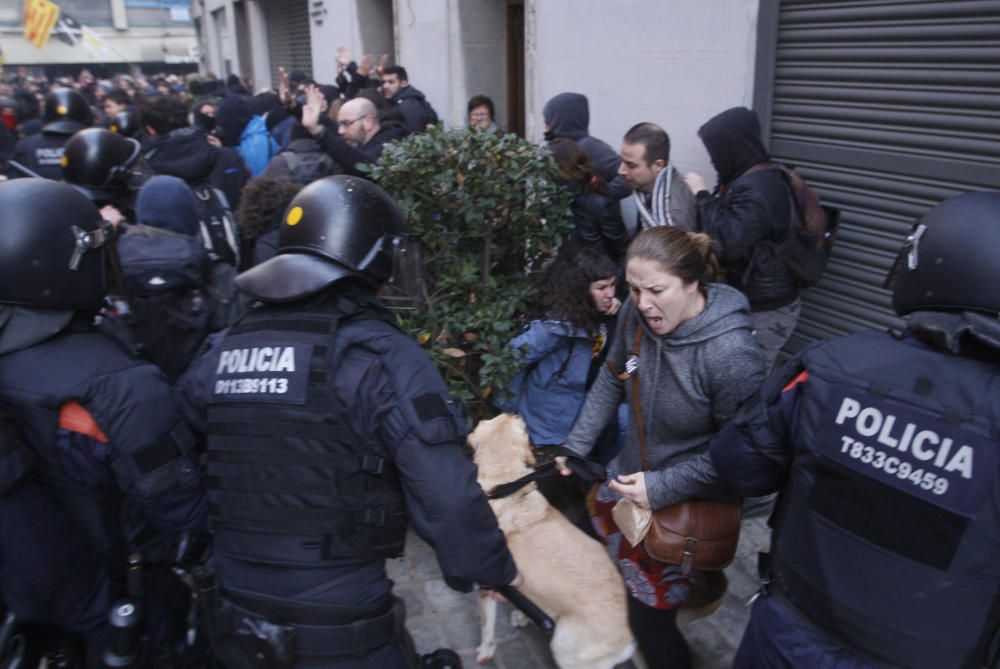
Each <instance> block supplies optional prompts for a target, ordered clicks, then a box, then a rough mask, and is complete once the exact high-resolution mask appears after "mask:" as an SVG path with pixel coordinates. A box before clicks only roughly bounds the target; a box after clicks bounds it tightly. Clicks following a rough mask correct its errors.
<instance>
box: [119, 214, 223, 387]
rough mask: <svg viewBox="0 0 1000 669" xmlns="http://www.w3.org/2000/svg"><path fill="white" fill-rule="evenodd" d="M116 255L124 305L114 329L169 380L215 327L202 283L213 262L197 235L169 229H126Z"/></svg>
mask: <svg viewBox="0 0 1000 669" xmlns="http://www.w3.org/2000/svg"><path fill="white" fill-rule="evenodd" d="M118 255H119V258H120V260H121V266H122V275H123V278H124V283H125V293H126V295H125V299H126V303H127V309H126V310H125V311H124V312H123V313H120V314H118V315H117V318H115V320H116V321H117V323H116V324H115V326H116V327H115V328H114V330H115V334H116V335H117V336H119V337H120V338H122V339H124V340H125V341H127V342H128V343H129V344H130V345H131V346H132V348H133V349H135V350H136V351H138V352H139V353H141V354H142V355H144V356H145V357H146V358H148V359H149V360H150V361H151V362H153V363H155V364H156V365H157V366H158V367H159V368H160V369H162V370H163V372H164V373H165V374H166V375H167V377H168V378H170V379H171V380H173V379H175V378H177V377H178V376H180V374H181V372H183V371H184V370H185V369H186V368H187V366H188V363H190V362H191V360H192V359H193V358H194V355H195V353H196V352H197V351H198V348H199V347H200V346H201V343H202V341H203V340H204V339H205V337H206V336H208V334H209V333H210V332H212V331H213V329H215V327H214V326H215V325H216V322H215V321H216V320H217V319H216V318H215V316H214V313H213V310H214V305H213V303H212V300H211V298H210V296H209V293H208V291H207V288H206V287H207V284H208V282H209V280H210V277H211V271H212V265H213V262H212V260H211V258H210V257H209V254H208V253H207V252H206V250H205V249H204V248H203V247H202V245H201V240H199V239H197V238H194V237H184V236H180V235H173V234H153V235H151V236H143V235H142V234H126V235H124V236H122V237H121V238H120V239H119V240H118Z"/></svg>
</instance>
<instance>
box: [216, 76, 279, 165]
mask: <svg viewBox="0 0 1000 669" xmlns="http://www.w3.org/2000/svg"><path fill="white" fill-rule="evenodd" d="M215 125H216V128H217V129H218V130H219V137H220V139H221V140H222V144H223V145H224V146H229V147H233V148H235V149H236V151H237V152H238V153H239V154H240V156H241V157H242V158H243V162H244V163H246V166H247V168H248V169H249V170H250V176H251V177H256V176H260V175H261V174H263V172H264V170H265V169H266V168H267V164H268V162H270V160H271V158H273V157H274V156H275V154H276V153H278V143H277V142H276V141H274V138H272V137H271V134H270V133H269V132H268V131H267V122H266V121H265V120H264V117H262V116H257V115H255V114H254V113H253V109H252V108H251V106H250V103H249V101H248V100H247V99H246V98H245V97H244V96H242V95H234V94H232V93H230V94H229V95H227V96H226V97H224V98H223V99H222V102H220V103H219V108H218V109H217V110H216V112H215Z"/></svg>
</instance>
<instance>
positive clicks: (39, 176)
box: [7, 160, 45, 179]
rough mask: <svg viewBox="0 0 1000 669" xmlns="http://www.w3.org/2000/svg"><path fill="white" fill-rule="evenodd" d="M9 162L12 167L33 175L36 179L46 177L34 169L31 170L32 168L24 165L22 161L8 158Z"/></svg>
mask: <svg viewBox="0 0 1000 669" xmlns="http://www.w3.org/2000/svg"><path fill="white" fill-rule="evenodd" d="M7 164H8V165H10V166H11V167H13V168H14V169H15V170H17V171H18V172H21V173H23V174H26V175H27V176H29V177H32V178H34V179H44V178H45V177H43V176H42V175H41V174H39V173H38V172H35V171H34V170H31V169H29V168H27V167H25V166H24V165H22V164H21V163H19V162H17V161H16V160H8V161H7Z"/></svg>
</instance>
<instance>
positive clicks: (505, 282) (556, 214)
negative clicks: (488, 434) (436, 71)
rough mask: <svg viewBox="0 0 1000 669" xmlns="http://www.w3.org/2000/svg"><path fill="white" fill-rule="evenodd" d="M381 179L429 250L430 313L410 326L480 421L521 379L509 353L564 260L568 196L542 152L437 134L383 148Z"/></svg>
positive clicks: (503, 138) (409, 318) (517, 361)
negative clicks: (535, 282) (559, 254)
mask: <svg viewBox="0 0 1000 669" xmlns="http://www.w3.org/2000/svg"><path fill="white" fill-rule="evenodd" d="M372 176H373V177H374V178H375V179H376V180H377V181H378V182H379V183H380V184H381V185H382V186H383V187H384V188H385V189H386V190H387V191H388V192H389V193H390V194H391V195H392V196H393V197H394V198H395V199H396V201H397V202H399V204H400V206H402V207H403V210H404V211H405V212H406V215H407V218H408V220H409V224H410V227H411V229H412V230H413V232H414V233H415V234H416V235H417V236H418V237H419V238H420V241H421V244H422V247H423V249H422V250H423V272H424V281H425V283H426V288H427V298H428V304H427V306H426V308H422V309H416V310H411V311H400V312H398V315H399V320H400V325H401V326H402V327H403V329H404V330H405V331H406V332H408V333H410V335H411V336H413V337H414V338H415V339H416V340H417V341H418V343H420V344H421V345H422V346H424V348H425V349H426V350H427V352H428V353H429V354H430V356H431V358H432V359H433V360H434V361H435V363H436V364H437V366H438V368H439V369H440V371H441V373H442V375H443V376H444V378H445V380H446V381H447V382H448V386H449V388H450V390H451V392H452V395H453V396H454V397H456V398H459V399H462V400H464V401H465V402H466V405H467V408H468V409H469V412H470V414H471V416H472V417H473V418H474V419H479V418H483V417H486V416H488V415H490V414H491V413H492V411H491V409H490V407H489V401H488V400H489V399H490V397H491V395H493V394H495V393H502V392H503V390H504V389H505V388H506V387H507V384H508V382H509V381H510V379H511V378H512V377H513V376H514V375H515V374H516V373H517V372H518V371H519V370H520V369H521V366H522V354H521V352H520V351H517V350H512V349H510V348H509V347H508V346H507V343H508V342H509V341H510V339H511V338H513V337H514V336H515V335H516V334H517V331H518V328H519V319H520V316H521V314H523V312H524V309H525V303H526V300H527V299H528V298H529V297H530V292H531V288H530V285H529V280H528V277H529V274H530V272H531V271H532V270H537V269H539V268H540V267H541V265H542V264H543V263H544V262H545V261H546V260H547V259H548V258H549V257H550V256H551V255H553V254H554V253H555V252H556V250H557V249H558V248H559V245H560V244H561V243H562V240H563V234H564V233H565V230H566V227H567V224H568V214H569V196H568V195H567V193H566V192H565V189H563V188H562V187H561V186H560V185H559V183H558V181H557V177H558V174H557V171H556V166H555V163H554V161H553V159H552V156H551V154H550V153H549V152H548V150H547V149H545V148H544V147H540V146H537V145H535V144H532V143H530V142H527V141H525V140H523V139H520V138H519V137H517V136H516V135H513V134H508V135H502V134H499V133H490V132H481V131H477V130H473V131H469V130H451V131H447V132H446V131H444V130H442V129H440V128H434V129H432V130H431V131H429V132H426V133H421V134H417V135H411V136H410V137H408V138H406V139H404V140H402V141H399V142H394V143H391V144H389V145H387V146H386V147H385V151H384V153H383V154H382V158H381V160H380V161H379V163H378V165H376V166H375V167H373V168H372Z"/></svg>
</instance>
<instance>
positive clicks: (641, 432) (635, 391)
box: [609, 323, 742, 575]
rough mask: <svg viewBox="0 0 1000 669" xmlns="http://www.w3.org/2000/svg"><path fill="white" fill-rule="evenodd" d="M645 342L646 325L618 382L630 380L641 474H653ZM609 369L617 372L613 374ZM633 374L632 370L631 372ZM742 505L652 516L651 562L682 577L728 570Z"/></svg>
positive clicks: (707, 505) (718, 504)
mask: <svg viewBox="0 0 1000 669" xmlns="http://www.w3.org/2000/svg"><path fill="white" fill-rule="evenodd" d="M641 342H642V324H641V323H640V324H639V326H638V330H637V331H636V335H635V343H634V344H633V345H632V352H631V358H630V360H629V363H628V364H626V371H625V372H623V373H622V374H615V375H616V376H617V377H618V378H619V379H622V380H625V379H629V378H630V379H631V382H632V401H631V404H632V415H633V417H634V418H635V425H636V435H637V436H638V438H639V452H640V454H641V455H642V469H643V471H649V467H650V464H649V452H648V451H647V450H646V426H645V425H643V422H642V411H641V410H640V408H639V374H638V368H637V363H636V360H637V359H638V356H639V345H640V344H641ZM609 369H611V371H612V373H614V369H613V368H611V367H610V361H609ZM630 369H631V371H629V370H630ZM741 516H742V504H740V503H739V502H725V501H713V500H701V499H689V500H684V501H682V502H677V503H676V504H671V505H670V506H665V507H663V508H662V509H656V510H655V511H654V512H653V522H652V524H651V525H650V528H649V532H648V533H647V534H646V538H645V539H644V540H643V542H642V547H643V549H644V550H645V551H646V554H647V555H649V557H651V558H653V559H654V560H657V561H658V562H663V563H665V564H676V565H680V567H681V572H682V573H684V575H687V574H688V573H690V571H691V570H692V569H700V570H703V571H718V570H720V569H724V568H725V567H727V566H729V563H731V562H732V561H733V557H734V556H735V555H736V545H737V544H738V543H739V539H740V521H741Z"/></svg>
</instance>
